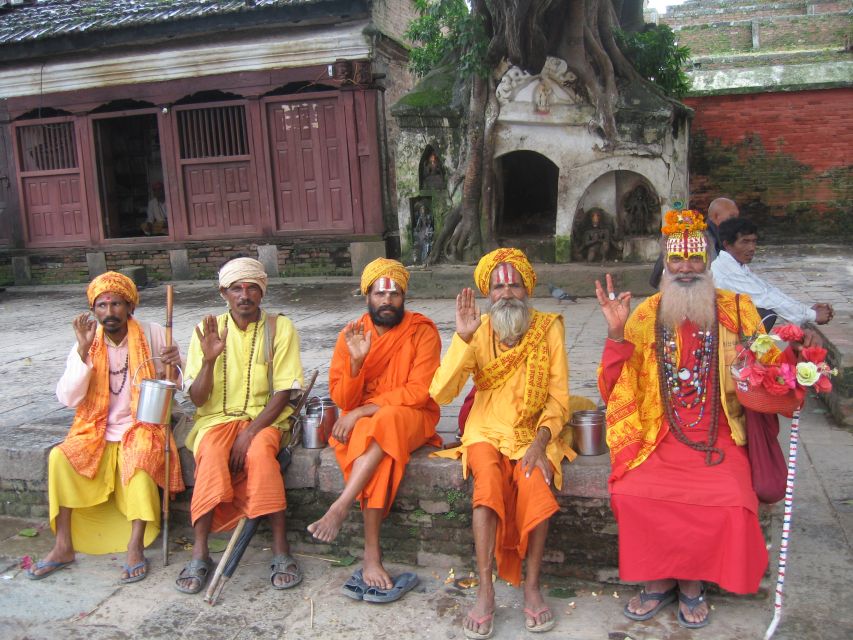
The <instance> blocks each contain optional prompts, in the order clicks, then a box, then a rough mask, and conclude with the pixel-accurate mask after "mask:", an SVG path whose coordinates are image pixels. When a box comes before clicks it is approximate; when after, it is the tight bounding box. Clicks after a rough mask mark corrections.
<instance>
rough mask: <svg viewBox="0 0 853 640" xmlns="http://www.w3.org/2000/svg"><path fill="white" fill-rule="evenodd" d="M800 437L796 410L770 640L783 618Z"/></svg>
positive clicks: (793, 420) (792, 423)
mask: <svg viewBox="0 0 853 640" xmlns="http://www.w3.org/2000/svg"><path fill="white" fill-rule="evenodd" d="M799 439H800V412H799V410H797V411H794V417H793V419H792V420H791V441H790V445H789V447H788V480H787V482H786V483H785V515H784V516H783V518H782V538H781V539H780V541H779V574H778V576H777V578H776V602H775V604H774V607H773V608H774V610H773V620H771V621H770V626H768V627H767V632H766V633H765V634H764V640H770V638H772V637H773V634H774V633H776V627H778V626H779V621H780V620H781V619H782V590H783V589H784V587H785V570H786V569H787V565H788V539H789V538H790V535H791V515H792V512H793V510H794V478H795V477H796V476H797V444H798V442H799Z"/></svg>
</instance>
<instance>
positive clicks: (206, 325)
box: [195, 316, 228, 362]
mask: <svg viewBox="0 0 853 640" xmlns="http://www.w3.org/2000/svg"><path fill="white" fill-rule="evenodd" d="M201 325H202V327H203V329H204V332H203V333H202V330H201V329H200V328H199V327H196V328H195V333H196V336H198V341H199V344H200V345H201V352H202V354H203V356H204V359H205V360H206V361H207V362H213V361H214V360H216V359H217V358H218V357H219V354H221V353H222V352H223V351H224V350H225V338H227V337H228V328H227V327H223V329H222V335H221V336H220V335H219V327H218V326H217V324H216V317H214V316H205V317H204V320H202V321H201Z"/></svg>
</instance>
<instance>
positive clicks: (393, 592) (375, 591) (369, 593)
mask: <svg viewBox="0 0 853 640" xmlns="http://www.w3.org/2000/svg"><path fill="white" fill-rule="evenodd" d="M419 582H420V579H419V578H418V576H417V574H415V573H411V572H406V573H401V574H400V575H399V576H397V577H396V578H394V586H393V587H391V588H390V589H380V588H379V587H368V588H367V590H366V591H365V592H364V601H365V602H373V603H376V604H385V603H387V602H394V601H396V600H399V599H400V598H402V597H403V595H404V594H406V593H407V592H408V591H411V590H412V589H413V588H415V587H416V586H417V585H418V583H419Z"/></svg>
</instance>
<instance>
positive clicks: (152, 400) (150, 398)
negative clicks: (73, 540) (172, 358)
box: [131, 358, 184, 424]
mask: <svg viewBox="0 0 853 640" xmlns="http://www.w3.org/2000/svg"><path fill="white" fill-rule="evenodd" d="M159 359H160V358H149V359H148V360H146V361H145V362H143V363H142V364H140V365H139V366H138V367H137V368H136V371H135V372H134V373H133V380H132V382H131V384H133V385H134V386H138V387H139V402H138V403H137V405H136V419H137V420H138V421H139V422H150V423H152V424H169V423H171V421H172V400H173V399H174V397H175V391H177V390H178V388H179V387H178V385H177V383H175V382H172V381H171V380H157V379H156V378H155V379H152V378H144V379H143V380H142V381H141V382H140V383H139V384H138V385H137V384H136V375H137V374H138V373H139V370H140V369H141V368H142V367H143V366H144V365H145V363H146V362H150V361H151V360H159ZM175 368H176V369H177V370H178V373H180V374H181V380H183V377H184V372H183V371H181V368H180V367H179V366H177V365H175Z"/></svg>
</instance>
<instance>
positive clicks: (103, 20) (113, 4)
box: [0, 0, 322, 46]
mask: <svg viewBox="0 0 853 640" xmlns="http://www.w3.org/2000/svg"><path fill="white" fill-rule="evenodd" d="M320 2H322V0H254V1H249V2H246V0H126V1H120V0H39V1H38V2H36V3H34V4H28V5H17V6H14V7H13V8H11V9H9V8H5V9H4V8H0V46H2V45H4V44H17V43H22V42H30V41H34V40H45V39H48V38H53V37H56V36H62V35H66V34H72V33H74V34H76V33H82V32H86V33H95V32H101V31H109V30H111V29H119V28H121V29H125V28H129V27H141V26H144V25H153V24H164V23H167V22H175V21H178V20H183V19H190V20H191V19H194V18H200V17H203V16H217V15H227V14H235V13H241V12H243V13H245V12H249V11H257V10H259V9H265V8H268V7H285V6H297V5H309V4H318V3H320ZM0 7H2V5H0Z"/></svg>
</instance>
